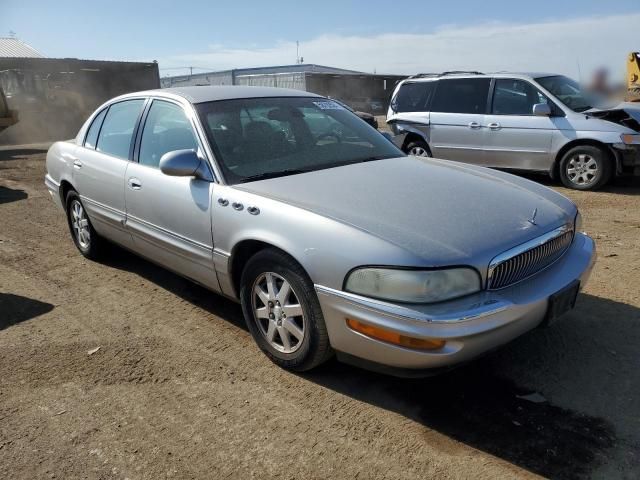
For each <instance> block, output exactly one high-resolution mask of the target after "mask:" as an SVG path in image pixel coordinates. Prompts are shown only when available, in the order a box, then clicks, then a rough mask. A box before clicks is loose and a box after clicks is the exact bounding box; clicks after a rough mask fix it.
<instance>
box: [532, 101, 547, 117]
mask: <svg viewBox="0 0 640 480" xmlns="http://www.w3.org/2000/svg"><path fill="white" fill-rule="evenodd" d="M533 114H534V115H535V116H536V117H550V116H551V107H550V106H549V104H548V103H536V104H535V105H534V106H533Z"/></svg>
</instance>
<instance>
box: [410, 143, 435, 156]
mask: <svg viewBox="0 0 640 480" xmlns="http://www.w3.org/2000/svg"><path fill="white" fill-rule="evenodd" d="M404 153H406V154H407V155H414V156H416V157H430V156H431V150H430V149H429V145H427V142H425V141H424V140H413V141H412V142H409V143H408V144H407V146H406V147H405V148H404Z"/></svg>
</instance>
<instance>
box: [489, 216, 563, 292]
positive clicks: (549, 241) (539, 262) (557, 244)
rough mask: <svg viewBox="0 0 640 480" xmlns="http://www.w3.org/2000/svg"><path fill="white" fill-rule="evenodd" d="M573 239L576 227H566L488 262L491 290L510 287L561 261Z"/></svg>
mask: <svg viewBox="0 0 640 480" xmlns="http://www.w3.org/2000/svg"><path fill="white" fill-rule="evenodd" d="M572 240H573V228H571V227H570V226H568V225H567V226H564V227H560V228H557V229H556V230H553V231H552V232H549V233H547V234H546V235H542V236H541V237H538V238H536V239H534V240H532V241H530V242H527V243H525V244H524V245H521V246H518V247H516V248H514V249H511V250H509V251H507V252H504V253H502V254H500V255H498V256H497V257H496V258H494V259H493V260H492V261H491V264H490V265H489V282H488V288H489V290H497V289H499V288H504V287H508V286H509V285H512V284H514V283H517V282H519V281H521V280H524V279H525V278H527V277H530V276H531V275H533V274H535V273H537V272H539V271H540V270H543V269H544V268H546V267H548V266H549V265H551V264H552V263H553V262H555V261H556V260H558V259H559V258H560V257H561V256H562V255H563V254H564V252H565V251H566V250H567V248H568V247H569V245H571V241H572Z"/></svg>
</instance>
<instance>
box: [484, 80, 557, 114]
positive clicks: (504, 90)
mask: <svg viewBox="0 0 640 480" xmlns="http://www.w3.org/2000/svg"><path fill="white" fill-rule="evenodd" d="M537 103H548V102H547V97H545V96H544V95H543V94H542V93H541V92H540V90H538V89H537V88H536V87H534V86H533V85H532V84H530V83H529V82H526V81H524V80H516V79H509V78H499V79H497V80H496V86H495V90H494V92H493V106H492V113H493V114H495V115H533V106H534V105H535V104H537Z"/></svg>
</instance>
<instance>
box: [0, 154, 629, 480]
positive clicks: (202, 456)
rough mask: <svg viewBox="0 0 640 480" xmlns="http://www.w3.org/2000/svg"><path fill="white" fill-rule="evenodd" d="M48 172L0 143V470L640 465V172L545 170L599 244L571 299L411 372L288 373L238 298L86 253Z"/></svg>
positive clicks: (491, 469) (578, 473)
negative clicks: (516, 334)
mask: <svg viewBox="0 0 640 480" xmlns="http://www.w3.org/2000/svg"><path fill="white" fill-rule="evenodd" d="M43 175H44V151H43V150H42V149H41V148H22V149H16V148H6V147H5V148H3V149H1V151H0V478H3V479H34V478H64V479H71V478H91V479H93V478H95V479H110V478H120V479H122V478H129V479H138V478H147V479H158V478H180V479H183V478H185V479H189V478H243V479H244V478H254V477H255V478H279V479H290V478H291V479H293V478H295V479H298V478H300V479H302V478H304V479H310V478H318V479H326V478H359V479H381V478H389V479H399V478H407V479H413V478H471V477H473V478H529V477H534V476H536V475H542V476H548V477H553V478H607V479H609V478H629V479H631V478H638V477H639V476H640V395H639V392H640V287H639V285H638V284H639V283H640V254H639V252H640V181H624V182H623V181H618V182H616V184H615V185H613V186H611V187H609V188H607V189H606V190H605V191H603V192H597V193H578V192H573V191H568V190H566V189H563V188H559V187H558V186H557V185H554V184H552V183H548V182H549V181H546V180H544V179H540V180H541V181H546V182H547V183H548V184H549V185H551V186H552V187H553V188H557V189H558V190H560V191H561V192H562V193H564V194H565V195H568V196H569V197H571V198H572V199H574V200H575V201H576V202H577V203H578V205H579V206H580V208H581V210H582V212H583V216H584V221H585V229H586V230H587V231H588V232H590V233H591V234H592V235H593V236H594V237H595V238H596V241H597V244H598V249H599V259H598V263H597V266H596V268H595V270H594V273H593V275H592V277H591V282H590V283H589V284H588V286H587V287H586V290H585V291H584V293H583V294H581V295H580V297H579V301H578V305H577V308H576V309H575V310H574V311H573V312H572V313H570V314H569V315H567V316H566V317H564V318H563V319H562V321H560V322H559V323H558V324H556V325H554V326H553V327H552V328H548V329H539V330H535V331H533V332H531V333H529V334H527V335H525V336H523V337H521V338H520V339H518V340H517V341H515V342H513V343H512V344H510V345H508V346H507V347H505V348H503V349H501V350H499V351H498V352H496V353H495V354H492V355H491V356H488V357H485V358H483V359H481V360H478V361H476V362H473V363H472V364H470V365H468V366H466V367H463V368H460V369H457V370H454V371H452V372H451V373H448V374H444V375H441V376H438V377H434V378H429V379H422V380H401V379H396V378H390V377H385V376H382V375H378V374H373V373H369V372H365V371H362V370H358V369H356V368H352V367H348V366H345V365H341V364H339V363H337V362H335V361H333V362H331V363H329V364H328V365H327V366H326V367H324V368H321V369H320V370H319V371H316V372H313V373H309V374H305V375H293V374H290V373H286V372H284V371H282V370H280V369H278V368H277V367H275V366H274V365H272V364H271V363H270V362H269V361H268V360H267V359H266V358H265V357H264V356H263V355H262V354H261V353H260V352H259V351H258V348H257V347H256V346H255V345H254V343H253V341H252V339H251V337H250V336H249V334H248V332H247V331H246V329H245V327H244V324H243V320H242V315H241V311H240V308H239V307H238V306H237V305H236V304H234V303H232V302H230V301H228V300H225V299H223V298H222V297H219V296H217V295H215V294H213V293H210V292H208V291H206V290H204V289H202V288H200V287H198V286H196V285H194V284H192V283H190V282H188V281H186V280H183V279H181V278H179V277H177V276H176V275H173V274H171V273H169V272H167V271H164V270H162V269H161V268H159V267H156V266H154V265H152V264H150V263H148V262H146V261H144V260H140V259H138V258H136V257H135V256H133V255H131V254H129V253H126V252H124V251H122V250H119V249H116V248H114V249H113V250H112V254H111V256H110V258H109V259H108V260H106V261H104V262H102V263H93V262H90V261H87V260H85V259H84V258H83V257H82V256H81V255H80V254H79V253H78V252H77V251H76V249H75V247H74V246H73V244H72V242H71V240H70V237H69V234H68V230H67V226H66V223H65V219H64V216H63V214H62V212H60V211H58V210H57V209H56V208H55V207H54V205H53V203H52V201H51V200H50V198H49V196H48V193H47V192H46V190H45V188H44V185H43ZM98 347H99V350H98V351H97V352H95V353H93V354H91V355H89V354H88V352H89V351H91V350H93V349H96V348H98ZM532 392H538V393H539V394H540V395H542V396H543V397H544V398H545V399H546V401H545V402H542V403H533V402H531V401H527V400H526V399H522V398H518V395H525V394H529V393H532Z"/></svg>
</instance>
